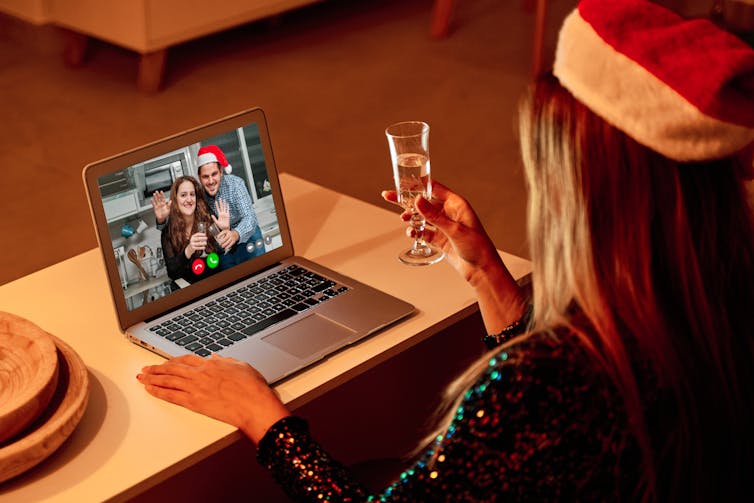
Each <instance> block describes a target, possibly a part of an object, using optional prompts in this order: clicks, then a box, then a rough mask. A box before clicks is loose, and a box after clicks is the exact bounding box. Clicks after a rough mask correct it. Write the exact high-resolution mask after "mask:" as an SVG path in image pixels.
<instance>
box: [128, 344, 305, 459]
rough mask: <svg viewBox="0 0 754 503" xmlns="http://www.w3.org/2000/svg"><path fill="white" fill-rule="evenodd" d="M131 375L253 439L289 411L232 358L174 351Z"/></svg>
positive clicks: (150, 388) (254, 374)
mask: <svg viewBox="0 0 754 503" xmlns="http://www.w3.org/2000/svg"><path fill="white" fill-rule="evenodd" d="M136 378H137V379H138V380H139V382H140V383H142V384H143V385H144V387H145V389H146V391H147V392H148V393H150V394H152V395H154V396H155V397H157V398H160V399H162V400H165V401H167V402H170V403H174V404H177V405H180V406H182V407H185V408H187V409H189V410H192V411H194V412H198V413H200V414H204V415H205V416H209V417H211V418H214V419H217V420H219V421H222V422H224V423H228V424H230V425H232V426H235V427H237V428H239V429H240V430H241V431H243V432H244V434H246V436H248V437H249V438H250V439H251V440H252V442H254V443H255V444H258V443H259V441H260V440H261V439H262V437H263V436H264V434H265V432H266V431H267V430H268V429H269V428H270V426H272V425H273V424H275V423H276V422H277V421H278V420H280V419H282V418H283V417H286V416H288V415H290V413H289V412H288V410H287V409H286V408H285V406H284V405H283V403H282V402H281V401H280V399H279V398H278V397H277V395H276V394H275V392H274V391H273V390H272V389H271V388H270V387H269V386H268V385H267V382H266V381H265V379H264V377H263V376H262V375H261V374H260V373H259V372H257V371H256V370H255V369H254V368H253V367H251V366H250V365H248V364H246V363H243V362H240V361H238V360H235V359H233V358H226V357H222V356H219V355H214V354H213V355H212V357H211V358H201V357H199V356H197V355H185V356H179V357H177V358H173V359H170V360H168V361H167V362H165V363H163V364H161V365H152V366H148V367H144V368H143V369H142V372H141V373H140V374H139V375H138V376H136Z"/></svg>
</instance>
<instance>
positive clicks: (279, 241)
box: [83, 108, 414, 383]
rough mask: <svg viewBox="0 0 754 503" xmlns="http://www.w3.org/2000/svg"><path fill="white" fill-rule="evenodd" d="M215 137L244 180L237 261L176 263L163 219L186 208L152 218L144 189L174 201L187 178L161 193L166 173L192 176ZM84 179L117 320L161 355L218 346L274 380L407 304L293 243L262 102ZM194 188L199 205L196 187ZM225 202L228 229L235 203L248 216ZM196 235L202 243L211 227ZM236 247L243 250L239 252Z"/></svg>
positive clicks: (104, 163) (211, 257)
mask: <svg viewBox="0 0 754 503" xmlns="http://www.w3.org/2000/svg"><path fill="white" fill-rule="evenodd" d="M203 147H207V148H203ZM215 147H217V148H219V149H220V152H222V153H223V154H224V155H225V158H226V159H227V164H228V165H229V169H224V171H223V174H222V177H228V180H231V181H234V182H235V183H236V187H243V188H244V189H245V190H248V199H246V200H247V201H249V202H250V206H251V208H252V209H253V217H254V219H255V221H256V225H255V227H254V229H255V230H254V233H252V235H251V238H250V239H248V240H247V241H246V242H245V243H237V244H236V245H235V247H234V248H231V249H230V251H229V253H230V254H232V257H235V259H233V260H235V261H236V262H235V263H234V262H233V260H226V258H227V257H226V255H227V254H226V253H225V249H224V248H222V247H220V246H219V244H215V245H214V246H213V247H210V246H209V245H207V247H206V248H205V249H204V250H197V251H195V252H194V253H193V255H191V256H190V257H188V258H187V260H188V261H189V263H190V267H183V268H181V267H176V264H177V263H179V262H180V263H184V265H185V261H182V260H179V259H178V253H180V251H179V252H173V251H172V250H173V249H174V248H175V246H174V245H173V244H172V242H171V240H170V236H171V234H170V231H168V229H169V228H170V223H171V222H170V219H171V218H174V219H175V220H176V221H180V219H181V218H183V217H182V215H181V214H180V213H173V212H171V213H170V216H168V217H167V221H163V222H161V223H160V222H158V220H157V217H156V215H155V210H154V208H153V206H152V203H151V198H152V195H153V194H154V193H155V192H157V193H162V194H164V196H165V198H166V200H167V201H169V202H170V205H171V207H172V206H173V205H179V204H180V201H182V199H181V197H183V196H182V195H180V192H181V190H180V189H181V187H182V188H183V189H186V188H187V187H188V186H190V185H191V183H188V181H187V180H186V179H185V178H184V179H180V180H179V183H177V184H175V185H176V187H177V188H178V189H179V190H178V191H177V192H176V194H178V195H176V196H175V199H177V200H178V201H179V202H176V201H171V195H170V189H171V187H172V186H173V184H174V182H175V180H177V179H179V178H180V177H181V176H184V177H185V176H188V177H194V178H195V179H196V177H197V174H198V168H199V164H198V163H199V161H198V158H199V156H200V155H202V156H206V151H207V150H210V151H212V152H216V151H217V150H212V149H215ZM200 149H202V153H200ZM203 160H205V159H203ZM218 164H225V163H224V162H219V163H218ZM205 170H207V168H205ZM227 171H229V173H228V172H227ZM231 177H234V178H233V179H232V178H231ZM83 178H84V184H85V187H86V193H87V198H88V200H89V206H90V209H91V214H92V219H93V222H94V227H95V231H96V234H97V240H98V242H99V247H100V250H101V251H102V258H103V260H104V264H105V269H106V271H107V280H108V282H109V286H110V292H111V294H112V300H113V304H114V306H115V310H116V313H117V317H118V323H119V325H120V328H121V331H122V332H123V333H124V334H125V335H126V337H127V338H128V339H129V340H131V341H132V342H134V343H135V344H137V345H139V346H141V347H143V348H146V349H148V350H151V351H153V352H155V353H157V354H160V355H162V356H164V357H174V356H179V355H184V354H189V353H194V354H197V355H199V356H202V357H208V356H209V355H211V354H212V353H218V354H220V355H223V356H228V357H233V358H236V359H239V360H242V361H245V362H248V363H249V364H251V365H252V366H254V367H255V368H256V369H257V370H259V371H260V372H261V373H262V375H264V377H265V378H266V379H267V381H268V382H270V383H272V382H275V381H278V380H280V379H282V378H284V377H286V376H288V375H290V374H292V373H294V372H296V371H297V370H300V369H302V368H304V367H306V366H308V365H310V364H312V363H314V362H316V361H318V360H320V359H322V358H324V357H325V356H327V355H329V354H331V353H333V352H335V351H338V350H339V349H341V348H343V347H345V346H347V345H349V344H353V343H355V342H356V341H358V340H360V339H362V338H364V337H366V336H368V335H370V334H373V333H374V332H376V331H378V330H380V329H381V328H383V327H386V326H388V325H390V324H392V323H395V322H396V321H398V320H400V319H402V318H404V317H406V316H408V315H410V314H411V313H413V312H414V307H413V306H412V305H410V304H408V303H406V302H404V301H402V300H400V299H397V298H395V297H393V296H391V295H388V294H386V293H384V292H381V291H379V290H376V289H374V288H372V287H370V286H368V285H365V284H362V283H360V282H358V281H356V280H354V279H352V278H349V277H346V276H344V275H342V274H339V273H337V272H335V271H333V270H331V269H328V268H326V267H323V266H321V265H319V264H316V263H314V262H312V261H309V260H306V259H304V258H303V257H297V256H296V255H295V254H294V250H293V243H292V240H291V235H290V231H289V226H288V221H287V217H286V212H285V205H284V202H283V197H282V195H281V190H280V184H279V181H278V172H277V168H276V166H275V160H274V157H273V154H272V146H271V143H270V136H269V132H268V129H267V122H266V119H265V116H264V113H263V111H262V110H261V109H259V108H254V109H250V110H246V111H243V112H240V113H237V114H234V115H231V116H229V117H226V118H223V119H220V120H217V121H214V122H212V123H209V124H205V125H202V126H199V127H196V128H193V129H190V130H188V131H185V132H182V133H179V134H176V135H173V136H170V137H168V138H164V139H161V140H158V141H155V142H153V143H150V144H148V145H144V146H142V147H139V148H136V149H133V150H129V151H127V152H124V153H121V154H118V155H115V156H112V157H109V158H107V159H103V160H100V161H97V162H94V163H91V164H88V165H87V166H86V167H85V168H84V170H83ZM239 180H240V181H242V182H243V183H242V184H239ZM200 187H201V185H200ZM200 190H201V188H200ZM185 192H186V191H185V190H184V196H185ZM218 194H220V193H219V192H218ZM195 197H196V206H197V210H198V208H199V206H201V202H200V201H199V199H202V198H203V193H202V192H198V193H196V194H195ZM245 198H246V194H245V193H243V194H242V198H241V199H245ZM209 202H210V203H212V200H211V199H210V200H209ZM227 203H228V206H230V215H231V218H230V220H231V226H230V227H231V228H232V227H233V225H232V223H233V222H232V221H233V214H234V211H235V212H236V213H237V215H240V216H242V217H244V218H248V215H249V214H250V213H249V211H248V207H246V208H244V207H243V205H241V204H237V206H238V207H237V208H235V210H234V208H233V204H235V203H231V202H229V201H228V202H227ZM208 207H210V208H211V207H212V206H208ZM175 215H177V216H175ZM187 218H188V217H187ZM199 220H200V219H199V218H198V217H197V221H199ZM239 225H240V224H239ZM165 233H168V234H167V235H165ZM205 234H206V235H207V239H208V243H209V241H210V240H212V239H213V238H212V237H211V235H210V234H211V233H209V232H207V231H205ZM239 234H240V232H239ZM241 247H245V248H246V250H245V251H246V254H243V253H242V252H241V255H237V252H238V250H239V248H241ZM184 256H185V255H184ZM238 257H241V258H240V259H239V258H238Z"/></svg>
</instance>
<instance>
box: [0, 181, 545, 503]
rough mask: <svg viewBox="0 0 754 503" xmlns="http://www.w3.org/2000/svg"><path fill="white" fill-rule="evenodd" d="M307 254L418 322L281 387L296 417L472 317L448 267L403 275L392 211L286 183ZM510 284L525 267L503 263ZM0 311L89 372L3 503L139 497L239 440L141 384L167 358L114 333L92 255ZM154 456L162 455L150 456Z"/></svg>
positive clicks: (26, 287)
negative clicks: (51, 450) (50, 337)
mask: <svg viewBox="0 0 754 503" xmlns="http://www.w3.org/2000/svg"><path fill="white" fill-rule="evenodd" d="M281 185H282V189H283V195H284V197H285V201H286V208H287V210H288V218H289V223H290V227H291V231H292V235H293V238H294V247H295V250H296V252H297V254H298V255H302V256H304V257H306V258H309V259H311V260H314V261H317V262H319V263H321V264H323V265H326V266H328V267H331V268H333V269H335V270H337V271H338V272H340V273H343V274H346V275H348V276H351V277H353V278H355V279H357V280H359V281H362V282H364V283H367V284H370V285H372V286H374V287H377V288H379V289H382V290H384V291H386V292H388V293H390V294H393V295H395V296H397V297H399V298H402V299H404V300H406V301H408V302H410V303H412V304H414V305H415V306H416V307H417V309H418V313H417V314H416V315H415V316H413V317H411V318H409V319H407V320H405V321H403V322H401V323H399V324H397V325H394V326H392V327H390V328H388V329H387V330H384V331H382V332H380V333H379V334H377V335H375V336H372V337H370V338H368V339H366V340H364V341H362V342H360V343H359V344H357V345H355V346H352V347H349V348H347V349H345V350H343V351H341V352H339V353H337V354H335V355H333V356H332V357H330V358H328V359H327V360H324V361H323V362H321V363H319V364H317V365H314V366H312V367H310V368H308V369H306V370H304V371H302V372H301V373H299V374H297V375H295V376H293V377H291V378H289V379H287V380H285V381H284V382H282V383H281V384H279V385H278V386H276V389H277V391H278V392H279V393H280V396H281V397H282V399H283V400H284V401H285V402H286V403H287V404H288V406H289V407H291V408H294V409H295V408H296V407H299V406H301V405H303V404H305V403H307V402H309V401H311V400H313V399H315V398H317V397H318V396H320V395H322V394H323V393H325V392H326V391H328V390H331V389H333V388H335V387H337V386H339V385H341V384H343V383H345V382H347V381H348V380H350V379H352V378H353V377H355V376H357V375H359V374H361V373H363V372H365V371H367V370H369V369H370V368H372V367H374V366H376V365H378V364H379V363H381V362H384V361H385V360H387V359H388V358H390V357H391V356H393V355H396V354H398V353H400V352H401V351H404V350H405V349H407V348H409V347H411V346H413V345H415V344H417V343H419V342H421V341H422V340H424V339H426V338H428V337H430V336H431V335H433V334H435V333H437V332H439V331H441V330H443V329H444V328H446V327H448V326H450V325H451V324H453V323H455V322H457V321H459V320H462V319H464V318H465V317H467V316H469V315H470V314H473V313H475V312H476V310H477V306H476V303H475V300H474V297H473V291H472V290H471V289H470V288H469V287H468V286H467V285H466V283H465V282H464V281H463V280H462V279H461V278H460V277H459V276H458V275H457V274H456V273H455V271H453V269H452V268H451V267H450V266H449V265H448V264H447V263H440V264H438V265H434V266H431V267H424V268H422V267H419V268H416V267H407V266H405V265H403V264H401V263H400V262H399V261H398V260H397V258H396V254H397V252H398V251H399V249H401V248H402V247H405V246H406V245H407V244H408V242H407V238H406V237H405V235H404V233H403V228H404V224H402V223H401V221H400V219H399V218H398V216H397V209H396V212H390V211H387V210H385V209H382V208H379V207H377V206H374V205H370V204H368V203H365V202H363V201H359V200H356V199H354V198H351V197H348V196H345V195H342V194H338V193H336V192H333V191H331V190H328V189H325V188H323V187H320V186H317V185H314V184H312V183H310V182H307V181H304V180H302V179H300V178H296V177H293V176H289V175H285V174H284V175H282V176H281ZM503 258H504V260H505V262H506V264H507V265H508V267H509V268H510V269H511V272H512V273H513V275H514V277H516V278H519V277H521V276H523V275H525V274H527V273H528V272H529V271H530V264H529V263H528V261H526V260H524V259H521V258H518V257H514V256H511V255H507V254H503ZM0 310H3V311H8V312H11V313H14V314H17V315H19V316H22V317H25V318H27V319H29V320H31V321H33V322H34V323H36V324H38V325H40V326H41V327H42V328H44V329H45V330H47V331H49V332H50V333H52V334H54V335H56V336H57V337H59V338H61V339H62V340H64V341H65V342H67V343H68V344H70V345H71V346H72V347H73V348H74V349H75V350H76V352H78V354H79V355H80V356H81V357H82V359H83V360H84V362H85V363H86V365H87V367H88V369H89V372H90V378H91V396H90V402H89V405H88V407H87V410H86V413H85V414H84V417H83V419H82V421H81V423H80V424H79V426H78V428H77V429H76V431H75V432H74V433H73V435H72V436H71V438H70V439H69V440H68V441H67V442H66V443H65V444H64V445H63V446H62V447H61V449H60V450H59V451H57V452H56V453H55V454H53V456H52V457H51V458H50V459H49V460H48V461H46V462H45V463H43V464H42V465H40V466H38V467H36V468H34V469H32V470H31V471H29V472H28V473H26V474H24V475H21V476H20V477H18V478H16V479H13V480H11V481H8V482H6V483H5V484H3V485H0V500H2V501H3V502H5V501H18V502H31V501H35V502H37V501H55V502H68V501H70V502H75V503H81V502H85V501H103V500H113V501H121V500H126V499H128V498H130V497H133V496H135V495H138V494H140V493H142V492H143V491H145V490H147V489H149V488H150V487H152V486H154V485H155V484H157V483H159V482H161V481H163V480H166V479H168V478H169V477H171V476H173V475H175V474H177V473H179V472H181V471H182V470H184V469H186V468H187V467H189V466H191V465H193V464H194V463H197V462H198V461H200V460H202V459H204V458H206V457H207V456H210V455H211V454H213V453H215V452H217V451H219V450H220V449H223V448H225V447H226V446H229V445H230V444H232V443H233V442H235V441H237V440H239V439H240V438H241V435H240V433H239V432H238V431H237V430H236V429H235V428H233V427H230V426H228V425H225V424H223V423H220V422H218V421H215V420H212V419H209V418H206V417H204V416H201V415H198V414H194V413H192V412H189V411H187V410H184V409H182V408H180V407H177V406H173V405H171V404H167V403H165V402H161V401H159V400H157V399H155V398H153V397H151V396H150V395H148V394H147V393H146V392H145V391H144V390H143V388H142V386H141V385H140V384H139V383H138V382H137V381H136V374H137V373H138V372H139V370H140V369H141V368H142V367H143V366H144V365H150V364H157V363H160V362H162V361H163V359H162V358H161V357H159V356H157V355H155V354H153V353H150V352H148V351H146V350H144V349H142V348H139V347H137V346H135V345H134V344H132V343H130V342H128V341H127V340H126V339H125V337H124V336H123V335H122V334H121V333H120V331H119V329H118V326H117V322H116V319H115V313H114V310H113V307H112V305H111V301H110V294H109V291H108V288H107V285H106V279H105V272H104V268H103V265H102V260H101V256H100V253H99V250H96V249H95V250H90V251H88V252H85V253H83V254H81V255H78V256H75V257H73V258H70V259H68V260H65V261H63V262H60V263H59V264H55V265H53V266H51V267H48V268H46V269H43V270H41V271H38V272H36V273H33V274H31V275H29V276H26V277H24V278H21V279H19V280H17V281H14V282H11V283H8V284H6V285H3V286H0ZM157 446H159V448H157Z"/></svg>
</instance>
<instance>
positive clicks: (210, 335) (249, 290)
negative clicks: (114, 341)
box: [149, 265, 348, 356]
mask: <svg viewBox="0 0 754 503" xmlns="http://www.w3.org/2000/svg"><path fill="white" fill-rule="evenodd" d="M347 290H348V287H345V286H343V285H339V284H337V283H335V282H334V281H332V280H329V279H327V278H324V277H322V276H320V275H319V274H316V273H314V272H312V271H309V270H307V269H304V268H303V267H300V266H297V265H291V266H288V267H286V268H285V269H282V270H280V271H277V272H274V273H272V274H270V275H269V276H265V277H264V278H261V279H260V280H258V281H256V282H254V283H250V284H248V285H246V286H243V287H241V288H239V289H237V290H234V291H232V292H230V293H228V294H226V295H223V296H222V297H219V298H216V299H213V300H211V301H209V302H206V303H205V304H203V305H200V306H198V307H195V308H193V309H191V310H190V311H187V312H185V313H182V314H180V315H178V316H175V317H173V318H171V319H170V320H167V321H164V322H162V323H159V324H157V325H155V326H152V327H150V328H149V330H150V331H151V332H154V333H155V334H157V335H159V336H161V337H164V338H165V339H167V340H169V341H173V342H175V343H176V344H178V345H179V346H183V347H185V348H186V349H187V350H189V351H192V352H194V353H196V354H197V355H199V356H209V355H210V354H212V353H216V352H218V351H220V350H221V349H225V348H227V347H229V346H232V345H233V344H235V343H236V342H238V341H242V340H244V339H246V338H247V337H250V336H252V335H254V334H256V333H257V332H260V331H262V330H264V329H265V328H267V327H270V326H272V325H274V324H276V323H279V322H281V321H283V320H286V319H288V318H290V317H292V316H295V315H297V314H298V313H301V312H303V311H306V310H308V309H311V308H312V307H313V306H316V305H318V304H321V303H322V302H326V301H328V300H330V299H332V298H333V297H336V296H338V295H340V294H341V293H343V292H345V291H347Z"/></svg>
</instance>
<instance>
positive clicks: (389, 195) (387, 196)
mask: <svg viewBox="0 0 754 503" xmlns="http://www.w3.org/2000/svg"><path fill="white" fill-rule="evenodd" d="M380 195H381V196H382V199H384V200H385V201H387V202H389V203H395V204H398V193H397V192H396V191H394V190H383V191H382V192H381V193H380Z"/></svg>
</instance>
